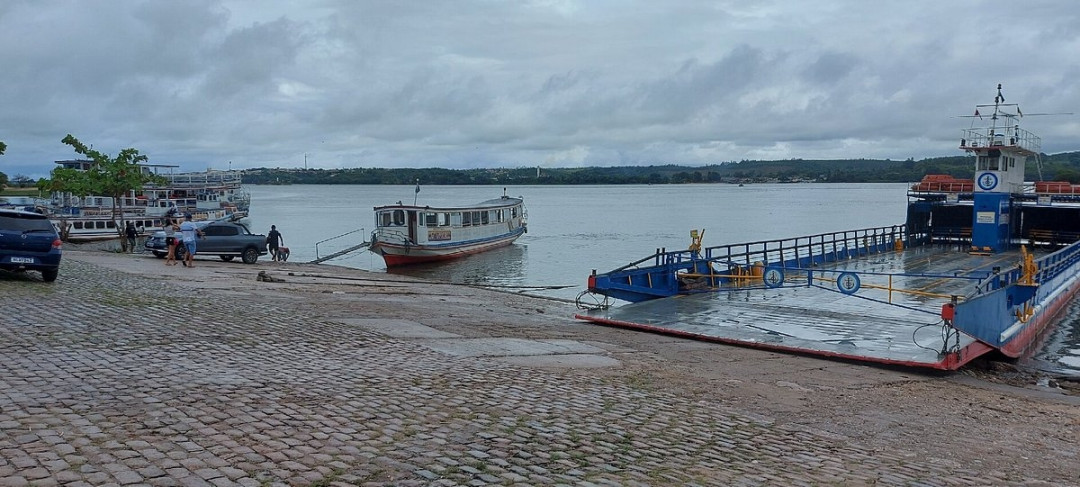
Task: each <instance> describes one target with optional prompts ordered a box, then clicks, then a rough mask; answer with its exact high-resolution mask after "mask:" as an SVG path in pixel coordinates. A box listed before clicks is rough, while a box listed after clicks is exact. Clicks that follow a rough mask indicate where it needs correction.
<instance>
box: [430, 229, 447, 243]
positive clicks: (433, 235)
mask: <svg viewBox="0 0 1080 487" xmlns="http://www.w3.org/2000/svg"><path fill="white" fill-rule="evenodd" d="M427 239H428V240H429V241H444V240H450V230H428V232H427Z"/></svg>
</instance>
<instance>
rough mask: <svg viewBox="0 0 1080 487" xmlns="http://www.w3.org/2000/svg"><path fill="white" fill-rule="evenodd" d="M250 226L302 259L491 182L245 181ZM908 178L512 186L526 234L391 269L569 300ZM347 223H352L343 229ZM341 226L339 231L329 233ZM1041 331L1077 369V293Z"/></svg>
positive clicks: (856, 215)
mask: <svg viewBox="0 0 1080 487" xmlns="http://www.w3.org/2000/svg"><path fill="white" fill-rule="evenodd" d="M246 188H247V190H248V191H249V192H250V193H251V215H250V217H249V218H248V220H247V223H248V225H249V226H250V227H251V230H252V231H254V232H256V233H266V232H268V231H269V230H270V225H271V224H274V225H277V227H278V230H280V231H281V232H282V234H283V235H284V238H285V245H286V246H287V247H289V249H290V251H291V252H292V255H291V257H290V260H293V261H297V262H301V261H308V260H312V259H314V258H315V257H316V253H318V255H327V254H329V253H333V252H335V251H337V250H341V249H344V248H347V247H349V246H351V245H355V244H356V243H359V242H361V241H363V240H366V239H367V237H368V235H370V233H371V230H372V229H373V226H374V216H373V214H372V208H373V207H375V206H380V205H386V204H392V203H395V202H397V201H403V202H406V203H412V202H413V198H414V197H416V202H417V204H420V205H431V206H460V205H467V204H471V203H476V202H479V201H483V200H487V199H490V198H496V197H498V196H501V195H502V191H503V190H502V188H501V187H495V186H422V187H421V191H420V193H419V194H416V193H414V189H415V188H414V186H346V185H292V186H247V187H246ZM906 188H907V185H906V184H751V185H746V186H742V187H740V186H736V185H724V184H707V185H656V186H649V185H641V186H510V187H507V188H506V192H507V194H509V195H511V196H522V197H524V198H525V205H526V207H527V209H528V217H529V233H527V234H525V236H523V237H521V238H520V239H518V241H517V242H516V243H515V244H514V245H511V246H509V247H504V248H502V249H498V250H494V251H491V252H487V253H483V254H478V255H475V256H471V257H468V258H465V259H461V260H457V261H453V262H448V263H442V264H431V265H421V266H416V267H409V268H405V269H403V270H397V269H395V270H393V271H391V272H393V273H399V274H406V275H410V276H417V277H424V278H428V279H436V280H442V281H450V282H456V283H469V284H484V285H490V286H503V287H506V288H507V289H511V290H523V291H527V292H530V293H533V294H541V295H546V296H551V297H558V298H565V299H573V298H574V297H575V296H577V294H578V293H579V292H581V291H582V290H584V288H585V282H586V278H587V277H588V275H589V272H590V270H591V269H597V270H598V271H601V272H603V271H607V270H611V269H613V268H616V267H619V266H622V265H625V264H627V263H630V262H632V261H634V260H637V259H639V258H641V257H644V256H646V255H649V254H651V253H652V252H653V251H655V250H656V249H657V248H660V247H665V248H668V249H685V248H686V247H687V245H688V244H689V242H690V238H689V233H690V230H691V229H694V228H697V229H704V230H705V239H704V245H706V246H713V245H720V244H727V243H738V242H746V241H756V240H767V239H774V238H788V237H795V236H800V235H808V234H815V233H825V232H831V231H840V230H851V229H856V228H867V227H877V226H890V225H898V224H901V223H903V222H904V216H905V210H906ZM349 232H353V233H349ZM343 234H348V235H345V236H344V237H341V238H336V239H334V238H333V237H336V236H339V235H343ZM330 263H333V264H336V265H341V266H347V267H355V268H359V269H367V270H375V271H384V272H385V271H386V267H385V266H384V265H383V262H382V258H380V257H378V256H376V255H375V254H372V253H370V252H366V251H360V252H354V253H352V254H350V255H347V256H345V257H341V258H338V259H335V260H333V261H331V262H330ZM1064 322H1065V323H1067V324H1068V326H1061V327H1059V329H1058V331H1057V333H1055V334H1054V335H1053V336H1051V337H1049V338H1048V340H1047V344H1046V347H1045V349H1044V350H1043V351H1042V352H1041V353H1040V354H1038V356H1037V357H1036V360H1037V365H1039V366H1040V367H1043V368H1046V369H1053V370H1057V371H1060V372H1063V373H1074V374H1076V375H1080V304H1074V305H1073V306H1071V307H1070V308H1069V309H1068V310H1067V316H1066V318H1065V321H1064Z"/></svg>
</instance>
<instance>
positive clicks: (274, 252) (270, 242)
mask: <svg viewBox="0 0 1080 487" xmlns="http://www.w3.org/2000/svg"><path fill="white" fill-rule="evenodd" d="M279 245H285V239H284V238H282V236H281V232H279V231H277V225H270V233H268V234H266V246H267V248H268V249H269V250H270V257H271V260H273V261H274V262H277V260H278V246H279Z"/></svg>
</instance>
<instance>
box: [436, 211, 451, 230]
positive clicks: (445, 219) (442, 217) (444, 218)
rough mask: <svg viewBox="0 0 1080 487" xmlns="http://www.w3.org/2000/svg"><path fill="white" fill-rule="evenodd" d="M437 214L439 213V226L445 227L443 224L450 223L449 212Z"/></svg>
mask: <svg viewBox="0 0 1080 487" xmlns="http://www.w3.org/2000/svg"><path fill="white" fill-rule="evenodd" d="M438 215H439V226H440V227H445V226H449V225H450V214H449V213H439V214H438Z"/></svg>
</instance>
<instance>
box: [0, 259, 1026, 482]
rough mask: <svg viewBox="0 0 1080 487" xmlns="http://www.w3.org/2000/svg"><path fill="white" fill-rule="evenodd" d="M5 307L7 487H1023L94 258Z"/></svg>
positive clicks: (22, 285) (1, 337) (16, 280)
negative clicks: (455, 352)
mask: <svg viewBox="0 0 1080 487" xmlns="http://www.w3.org/2000/svg"><path fill="white" fill-rule="evenodd" d="M0 303H2V311H0V319H2V320H3V323H2V324H0V486H22V485H40V486H51V485H67V486H89V485H92V486H111V485H117V486H132V485H152V486H188V487H197V486H218V487H224V486H233V485H240V486H276V485H298V486H330V485H333V486H337V485H341V486H344V485H470V486H486V485H576V486H593V485H596V486H607V485H631V486H634V485H806V486H810V485H904V486H921V485H927V486H930V485H1020V484H1025V481H1027V480H1029V479H1022V478H1004V477H1001V476H1000V475H1003V474H994V473H993V472H992V471H991V472H990V473H988V472H987V471H971V470H957V469H955V468H948V467H945V466H940V465H928V464H926V463H925V462H920V461H919V460H917V458H919V457H918V456H917V455H915V454H914V453H913V452H906V451H868V450H866V449H864V448H860V447H859V446H858V445H854V444H849V443H847V442H845V441H844V440H843V439H842V438H837V437H835V436H830V435H825V434H822V433H816V432H813V431H803V430H796V429H792V428H784V427H779V426H776V425H774V424H772V423H770V422H769V421H766V420H761V419H756V418H755V417H754V416H752V415H750V414H746V413H743V412H739V411H734V410H732V409H730V408H728V407H724V406H721V405H718V404H713V403H708V402H702V401H696V402H694V401H688V400H686V399H684V398H680V397H678V396H674V395H671V394H669V393H664V392H659V391H655V390H650V389H649V388H647V387H642V385H641V384H636V383H634V382H633V381H612V380H605V379H600V378H591V377H588V376H583V375H580V374H577V375H573V374H564V373H559V372H557V371H555V372H553V371H551V370H542V369H534V368H525V367H515V366H511V365H508V364H506V363H505V362H499V361H495V360H490V359H484V358H463V357H454V356H449V355H444V354H441V353H439V352H436V351H434V350H432V349H430V348H425V347H422V346H420V345H417V344H413V343H410V342H407V341H402V340H396V339H391V338H388V337H386V336H383V335H379V334H376V333H374V332H371V331H366V330H365V329H363V328H359V327H356V326H350V325H347V324H344V323H338V322H332V321H321V320H319V319H311V318H307V317H305V316H304V315H303V314H302V313H301V312H299V311H297V310H295V309H293V308H291V307H288V306H284V305H282V304H281V303H280V302H277V301H274V302H268V303H263V302H260V301H259V299H258V298H257V297H255V298H250V297H248V298H244V299H238V298H236V297H231V296H230V295H229V294H228V293H220V294H214V295H210V294H209V293H205V292H199V291H197V290H194V289H191V288H185V287H180V286H173V285H170V284H169V283H166V282H162V281H160V280H153V279H147V278H142V277H137V276H131V275H127V274H123V273H120V272H118V271H112V270H108V269H105V268H101V267H97V266H95V265H93V264H89V263H86V262H79V261H67V262H65V267H64V269H63V272H62V273H61V278H60V279H59V280H58V281H57V282H55V283H53V284H45V283H41V282H40V280H39V279H38V278H37V276H31V277H25V278H24V277H18V276H16V277H12V276H10V275H8V276H7V277H3V276H0ZM389 318H390V317H388V319H389ZM1028 485H1046V484H1040V483H1038V482H1029V483H1028Z"/></svg>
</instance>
